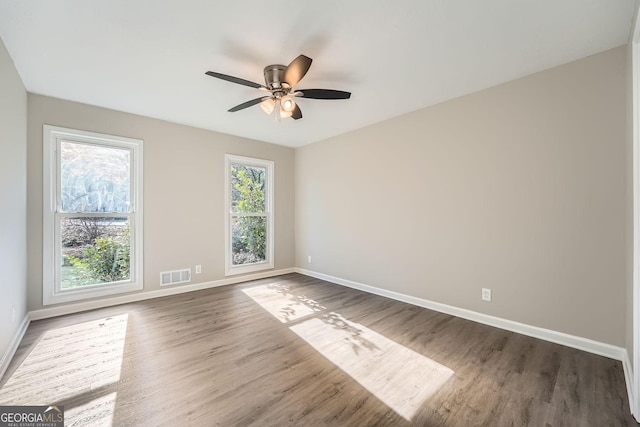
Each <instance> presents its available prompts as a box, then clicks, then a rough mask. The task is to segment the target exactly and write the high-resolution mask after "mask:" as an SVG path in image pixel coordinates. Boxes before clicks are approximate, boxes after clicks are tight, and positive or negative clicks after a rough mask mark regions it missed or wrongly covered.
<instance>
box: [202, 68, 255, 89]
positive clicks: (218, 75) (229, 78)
mask: <svg viewBox="0 0 640 427" xmlns="http://www.w3.org/2000/svg"><path fill="white" fill-rule="evenodd" d="M205 74H206V75H208V76H211V77H216V78H218V79H222V80H226V81H228V82H231V83H237V84H239V85H243V86H249V87H253V88H256V89H262V90H268V89H267V88H266V87H264V86H263V85H261V84H258V83H254V82H250V81H249V80H245V79H241V78H239V77H233V76H228V75H226V74H221V73H216V72H214V71H207V72H206V73H205Z"/></svg>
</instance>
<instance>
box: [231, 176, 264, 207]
mask: <svg viewBox="0 0 640 427" xmlns="http://www.w3.org/2000/svg"><path fill="white" fill-rule="evenodd" d="M266 176H267V169H266V168H262V167H257V166H245V165H239V164H232V165H231V212H234V213H262V212H265V211H266V208H265V206H266V202H265V200H266V199H265V180H266Z"/></svg>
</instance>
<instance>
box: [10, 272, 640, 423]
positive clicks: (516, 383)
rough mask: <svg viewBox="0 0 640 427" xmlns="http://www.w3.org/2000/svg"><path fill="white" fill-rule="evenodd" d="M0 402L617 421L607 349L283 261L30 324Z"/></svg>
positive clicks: (620, 402) (261, 418) (139, 416)
mask: <svg viewBox="0 0 640 427" xmlns="http://www.w3.org/2000/svg"><path fill="white" fill-rule="evenodd" d="M0 386H1V388H0V405H9V404H20V405H27V404H47V405H49V404H54V403H56V404H59V405H64V408H65V418H66V424H65V425H67V426H75V425H78V426H80V425H90V426H97V425H114V426H160V425H167V426H187V425H193V426H213V425H221V426H229V425H242V426H245V425H257V426H258V425H259V426H265V425H274V426H283V425H304V426H309V425H335V426H347V425H348V426H368V425H393V426H403V425H419V426H580V427H583V426H598V427H600V426H628V425H637V424H636V423H635V421H634V420H633V418H632V417H631V415H630V413H629V407H628V399H627V394H626V389H625V384H624V375H623V371H622V366H621V364H620V362H618V361H614V360H611V359H607V358H605V357H600V356H595V355H593V354H589V353H585V352H581V351H578V350H574V349H571V348H567V347H563V346H561V345H557V344H552V343H549V342H545V341H541V340H537V339H534V338H529V337H526V336H522V335H518V334H515V333H512V332H507V331H503V330H500V329H496V328H492V327H489V326H485V325H481V324H478V323H474V322H470V321H467V320H463V319H459V318H456V317H452V316H449V315H446V314H441V313H437V312H434V311H430V310H427V309H423V308H419V307H415V306H411V305H408V304H404V303H401V302H397V301H393V300H389V299H386V298H382V297H378V296H375V295H370V294H366V293H363V292H360V291H356V290H353V289H349V288H344V287H341V286H338V285H334V284H330V283H327V282H324V281H321V280H317V279H313V278H309V277H305V276H301V275H298V274H290V275H286V276H280V277H275V278H271V279H264V280H259V281H253V282H247V283H243V284H239V285H231V286H225V287H220V288H215V289H209V290H204V291H199V292H193V293H188V294H182V295H176V296H171V297H166V298H160V299H155V300H147V301H143V302H137V303H131V304H126V305H121V306H117V307H110V308H105V309H100V310H94V311H90V312H85V313H78V314H74V315H69V316H64V317H59V318H54V319H47V320H42V321H36V322H33V323H32V324H31V325H30V326H29V329H28V331H27V333H26V335H25V337H24V339H23V342H22V343H21V345H20V347H19V349H18V352H17V354H16V357H15V358H14V360H13V361H12V363H11V365H10V367H9V370H8V372H7V374H6V375H5V377H4V378H3V380H2V382H1V383H0Z"/></svg>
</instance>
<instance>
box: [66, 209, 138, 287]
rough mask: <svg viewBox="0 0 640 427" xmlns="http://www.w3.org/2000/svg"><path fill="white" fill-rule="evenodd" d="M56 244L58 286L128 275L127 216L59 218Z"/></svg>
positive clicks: (123, 277)
mask: <svg viewBox="0 0 640 427" xmlns="http://www.w3.org/2000/svg"><path fill="white" fill-rule="evenodd" d="M60 245H61V248H60V249H61V251H60V254H61V257H60V258H61V259H60V261H59V262H60V266H61V267H60V273H61V274H60V287H61V289H71V288H77V287H81V286H87V285H95V284H98V283H111V282H118V281H122V280H129V279H130V278H131V276H130V273H129V267H130V264H131V253H130V252H131V247H130V239H129V220H128V219H127V218H113V217H109V218H104V217H103V218H95V217H91V218H62V219H60Z"/></svg>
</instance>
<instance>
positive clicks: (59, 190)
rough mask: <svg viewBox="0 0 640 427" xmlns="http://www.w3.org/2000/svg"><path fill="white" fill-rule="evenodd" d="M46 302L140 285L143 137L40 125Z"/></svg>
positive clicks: (52, 302) (118, 290)
mask: <svg viewBox="0 0 640 427" xmlns="http://www.w3.org/2000/svg"><path fill="white" fill-rule="evenodd" d="M43 180H44V186H43V193H44V199H43V304H45V305H47V304H56V303H61V302H68V301H76V300H80V299H85V298H92V297H96V296H104V295H111V294H116V293H122V292H129V291H134V290H139V289H142V141H141V140H137V139H129V138H122V137H116V136H110V135H101V134H97V133H92V132H84V131H78V130H73V129H64V128H59V127H54V126H48V125H45V126H44V128H43Z"/></svg>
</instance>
